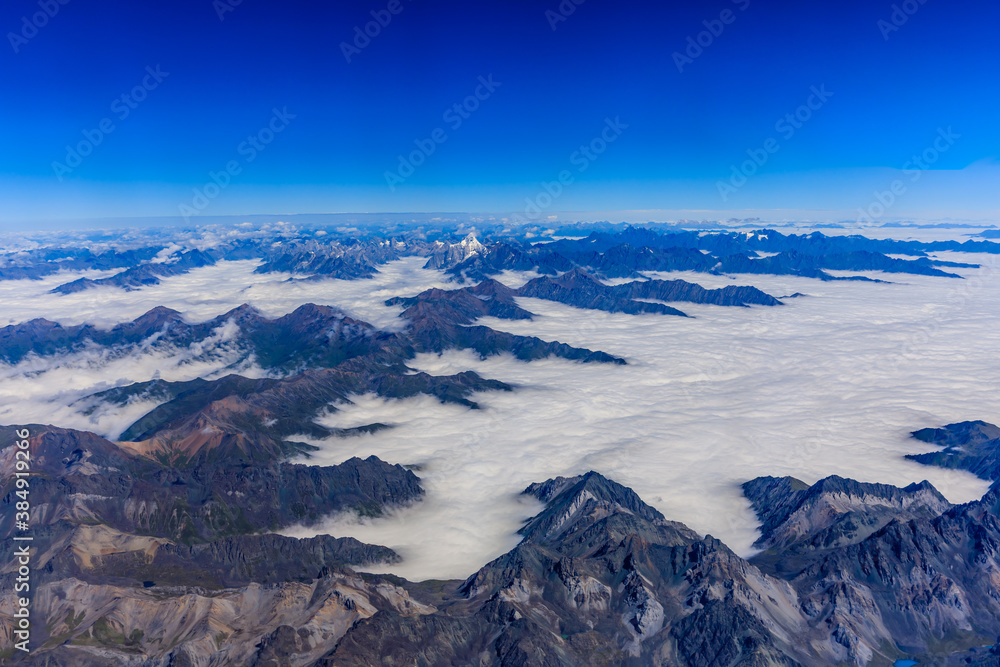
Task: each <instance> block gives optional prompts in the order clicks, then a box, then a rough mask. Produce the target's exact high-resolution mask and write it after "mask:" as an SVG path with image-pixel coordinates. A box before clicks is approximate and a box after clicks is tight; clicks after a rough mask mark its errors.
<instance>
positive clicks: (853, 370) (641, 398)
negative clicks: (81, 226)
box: [0, 230, 1000, 579]
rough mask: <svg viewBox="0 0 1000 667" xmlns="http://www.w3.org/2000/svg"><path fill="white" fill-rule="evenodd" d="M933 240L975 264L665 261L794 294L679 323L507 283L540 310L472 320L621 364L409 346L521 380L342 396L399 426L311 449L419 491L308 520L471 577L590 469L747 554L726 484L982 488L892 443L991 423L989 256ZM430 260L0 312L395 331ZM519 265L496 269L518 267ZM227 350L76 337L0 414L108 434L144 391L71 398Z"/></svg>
mask: <svg viewBox="0 0 1000 667" xmlns="http://www.w3.org/2000/svg"><path fill="white" fill-rule="evenodd" d="M965 231H966V230H962V231H961V232H956V233H955V237H956V238H961V234H962V233H965ZM942 257H943V258H946V259H952V260H955V261H973V262H981V263H983V264H985V265H986V267H985V268H983V269H980V270H966V269H961V270H958V272H960V273H962V274H963V275H966V276H968V277H969V279H968V280H965V281H959V280H953V279H946V278H932V277H925V276H909V275H900V274H892V275H879V276H878V277H881V278H884V279H886V280H890V281H892V284H872V283H858V282H828V283H823V282H819V281H815V280H809V279H804V278H795V277H789V276H758V275H750V276H735V277H722V276H709V275H704V274H685V273H681V274H678V273H672V274H661V275H660V276H659V277H665V278H678V277H680V278H685V279H688V280H692V281H694V282H699V283H701V284H703V285H704V286H705V287H720V286H724V285H731V284H739V285H742V284H752V285H755V286H757V287H760V288H761V289H763V290H765V291H767V292H769V293H771V294H774V295H776V296H782V295H787V294H793V293H796V292H801V293H804V294H806V295H807V296H805V297H802V298H796V299H789V300H787V304H788V305H786V306H784V307H776V308H762V307H757V308H749V309H744V308H724V307H716V306H698V305H693V304H682V305H681V308H682V309H683V310H684V311H685V312H687V313H689V314H691V315H694V316H695V317H694V318H691V319H685V318H678V317H664V316H658V315H642V316H630V315H622V314H610V313H603V312H599V311H583V310H579V309H575V308H572V307H569V306H563V305H561V304H556V303H552V302H547V301H541V300H534V299H523V300H520V303H521V305H522V306H524V307H526V308H527V309H529V310H531V311H532V312H535V313H538V314H539V317H538V318H536V319H535V320H534V321H506V320H483V321H481V323H482V324H486V325H489V326H492V327H494V328H497V329H500V330H505V331H511V332H515V333H520V334H528V335H535V336H539V337H541V338H544V339H548V340H559V341H561V342H565V343H569V344H572V345H577V346H583V347H589V348H592V349H600V350H603V351H606V352H610V353H612V354H617V355H621V356H624V357H626V358H627V359H628V361H629V365H628V366H624V367H622V366H613V365H602V364H578V363H574V362H568V361H564V360H542V361H537V362H532V363H530V364H529V363H523V362H519V361H516V360H514V359H512V358H511V357H498V358H491V359H487V360H485V361H484V360H479V359H478V358H477V357H476V356H475V355H473V354H471V353H468V352H450V353H447V354H445V355H442V356H436V355H422V356H421V357H419V358H418V359H417V360H416V361H415V362H414V365H415V366H416V367H417V368H420V369H421V370H425V371H427V372H431V373H436V374H441V373H452V372H456V371H460V370H465V369H469V368H471V369H474V370H476V371H477V372H479V373H480V374H481V375H483V376H485V377H491V378H497V379H500V380H504V381H507V382H510V383H513V384H516V385H518V389H517V390H516V391H514V392H510V393H506V392H491V393H486V394H481V395H479V396H478V397H477V400H478V401H479V402H480V403H481V404H482V405H483V409H482V410H479V411H471V410H468V409H466V408H464V407H461V406H456V405H442V404H439V403H438V402H437V401H436V400H434V399H432V398H429V397H426V396H420V397H416V398H411V399H406V400H397V401H393V400H385V399H380V398H377V397H372V396H363V397H357V400H356V401H355V403H354V405H349V406H338V407H340V410H339V411H338V412H334V413H332V414H330V415H327V416H325V417H324V418H323V420H324V422H325V423H328V424H329V425H337V426H357V425H361V424H365V423H371V422H375V421H381V422H390V423H394V424H396V427H395V428H393V429H389V430H385V431H381V432H378V433H375V434H370V435H364V436H359V437H353V438H332V439H330V440H328V441H324V442H322V443H318V444H321V445H322V447H323V450H322V451H321V452H319V453H317V454H316V455H315V456H314V457H313V462H315V463H322V464H335V463H340V462H342V461H343V460H346V459H347V458H349V457H351V456H362V457H365V456H369V455H371V454H375V455H377V456H379V457H380V458H382V459H384V460H386V461H389V462H392V463H403V464H415V465H419V466H420V470H419V472H418V474H419V475H420V476H421V478H422V483H423V485H424V486H425V488H426V489H427V495H426V498H425V499H424V500H423V501H422V502H420V503H417V504H415V505H413V506H412V507H409V508H406V509H402V510H399V511H397V512H395V513H393V514H392V515H391V516H390V517H388V518H384V519H379V520H374V521H370V522H367V523H364V524H359V523H357V522H356V521H352V520H351V519H350V518H349V517H338V518H336V519H335V520H333V521H331V522H330V523H329V525H326V526H323V527H321V530H326V531H329V532H331V533H332V534H335V535H354V536H356V537H358V538H359V539H362V540H364V541H368V542H373V543H378V544H386V545H389V546H392V547H394V548H396V549H397V550H399V551H400V553H401V554H402V555H403V556H404V557H405V559H406V560H405V561H404V562H403V563H402V564H400V565H398V566H393V567H392V568H391V570H392V571H393V572H396V573H398V574H400V575H402V576H406V577H409V578H413V579H425V578H432V577H433V578H439V577H464V576H467V575H468V574H470V573H471V572H473V571H474V570H475V569H477V568H478V567H480V566H481V565H482V564H483V563H485V562H486V561H488V560H489V559H491V558H493V557H496V556H498V555H500V554H501V553H503V552H504V551H506V550H507V549H509V548H510V547H511V546H513V545H514V544H516V542H517V540H518V538H517V536H516V535H515V531H516V530H517V528H518V527H519V526H520V522H521V521H522V520H523V519H524V518H526V517H528V516H530V515H531V514H533V513H535V512H536V511H537V510H538V505H537V503H533V502H529V501H527V500H525V499H523V498H519V496H518V493H519V492H520V491H521V490H522V489H523V488H524V487H525V486H526V485H527V484H529V483H530V482H534V481H540V480H543V479H546V478H548V477H552V476H555V475H573V474H579V473H583V472H586V471H587V470H597V471H598V472H601V473H603V474H605V475H607V476H609V477H611V478H613V479H615V480H617V481H619V482H621V483H623V484H626V485H628V486H631V487H632V488H634V489H635V491H636V492H637V493H639V494H640V496H641V497H642V498H643V499H644V500H646V501H647V502H649V503H650V504H652V505H654V506H655V507H657V508H658V509H659V510H660V511H662V512H663V513H664V514H665V515H666V516H667V517H668V518H670V519H675V520H679V521H684V522H685V523H687V524H688V525H689V526H691V527H692V528H693V529H695V530H698V531H699V532H702V533H711V534H713V535H715V536H716V537H719V538H720V539H722V540H723V541H725V542H726V543H727V544H729V545H730V546H731V547H733V548H734V549H736V550H737V551H739V552H741V553H748V552H749V549H750V545H751V544H752V542H753V541H754V539H755V537H756V527H757V524H756V521H755V520H754V519H753V517H752V515H751V513H750V512H749V508H748V505H747V503H746V501H745V500H744V499H743V497H742V495H741V493H740V489H739V484H740V483H741V482H744V481H746V480H747V479H750V478H753V477H756V476H758V475H793V476H796V477H799V478H801V479H803V480H805V481H807V482H814V481H816V480H817V479H819V478H821V477H825V476H827V475H830V474H839V475H843V476H847V477H853V478H855V479H859V480H863V481H878V482H886V483H891V484H898V485H905V484H907V483H910V482H913V481H919V480H921V479H929V480H930V481H931V482H932V483H934V485H935V486H937V487H938V488H939V489H941V491H942V492H943V493H944V494H945V495H946V496H947V497H948V498H949V499H950V500H952V501H953V502H961V501H967V500H971V499H974V498H977V497H979V496H980V495H981V494H982V493H983V492H984V491H985V489H986V487H987V484H986V483H985V482H983V481H981V480H977V479H975V478H973V477H972V476H971V475H969V474H966V473H962V472H956V471H946V470H941V469H936V468H931V467H925V466H920V465H918V464H916V463H912V462H908V461H906V460H904V459H903V458H902V457H903V455H904V454H907V453H913V452H920V451H926V449H928V447H926V446H924V445H923V444H921V443H917V442H915V441H912V440H910V439H909V438H908V433H909V432H910V431H912V430H915V429H918V428H922V427H927V426H939V425H942V424H945V423H949V422H954V421H960V420H965V419H984V420H987V421H992V422H994V423H1000V404H998V402H997V399H996V387H997V386H998V385H1000V363H998V362H997V361H996V350H997V349H1000V321H998V320H1000V280H998V269H997V267H996V265H995V264H994V262H996V260H997V257H995V256H969V255H965V254H951V255H943V256H942ZM423 262H424V260H423V259H422V258H409V259H405V260H402V261H399V262H393V263H391V264H389V265H386V266H385V267H380V270H381V273H380V274H378V275H377V276H376V278H374V279H372V280H357V281H340V280H322V281H296V282H288V281H287V278H288V276H287V275H283V274H267V275H255V274H253V273H252V271H253V268H254V267H255V266H256V265H257V264H256V262H252V261H247V262H224V263H220V264H219V265H217V266H214V267H205V268H202V269H197V270H195V271H192V272H191V273H189V274H186V275H183V276H176V277H172V278H167V279H164V280H163V282H162V283H161V284H160V285H158V286H153V287H149V288H145V289H142V290H139V291H137V292H131V293H129V292H124V291H121V290H117V289H114V288H103V289H99V290H90V291H87V292H82V293H79V294H76V295H68V296H60V295H50V294H46V293H45V292H46V291H47V290H48V289H51V288H52V287H54V286H55V285H57V284H60V283H61V282H65V281H66V280H69V279H72V277H67V276H65V275H64V276H60V277H59V278H58V279H57V278H52V277H50V278H47V279H46V280H43V281H16V282H15V281H4V282H0V302H2V303H3V304H4V309H3V318H2V320H0V324H6V323H8V322H22V321H25V320H27V319H31V318H33V317H47V318H49V319H54V320H57V321H60V322H63V323H64V324H76V323H80V322H85V321H87V322H94V323H97V324H100V325H102V326H110V325H111V324H114V323H117V322H120V321H124V320H129V319H132V318H134V317H137V316H138V315H140V314H142V313H143V312H145V311H147V310H149V309H150V308H152V307H154V306H157V305H165V306H168V307H171V308H175V309H177V310H179V311H181V312H182V313H183V314H184V315H185V317H187V318H188V319H190V320H192V321H200V320H205V319H209V318H211V317H215V316H217V315H219V314H221V313H222V312H224V311H226V310H228V309H230V308H232V307H235V306H237V305H239V304H241V303H244V302H246V303H251V304H253V305H255V306H256V307H258V308H260V309H261V310H262V311H263V312H265V313H266V314H267V315H269V316H278V315H281V314H284V313H286V312H289V311H291V310H293V309H294V308H295V307H297V306H298V305H301V304H302V303H306V302H314V303H319V304H326V305H333V306H338V307H341V308H343V309H344V310H346V311H347V312H348V313H350V314H351V315H353V316H355V317H358V318H360V319H363V320H366V321H368V322H371V323H372V324H375V325H376V326H379V327H381V328H396V329H398V328H400V327H401V326H402V325H403V324H404V323H403V322H402V321H401V320H400V319H399V318H398V313H399V312H400V309H399V308H390V307H386V306H385V305H383V303H382V302H383V301H384V300H385V299H386V298H389V297H392V296H396V295H413V294H415V293H417V292H419V291H421V290H423V289H426V288H428V287H432V286H440V287H449V288H450V287H454V285H450V284H448V283H447V282H446V281H445V280H444V278H445V276H443V275H442V274H441V273H439V272H436V271H424V270H422V269H421V268H420V267H421V265H422V264H423ZM528 277H530V276H528V275H520V274H519V275H516V276H515V275H508V276H504V277H503V278H502V279H503V280H504V281H506V282H508V283H509V284H512V285H518V284H520V283H522V282H523V281H524V280H526V279H527V278H528ZM227 349H228V348H226V345H225V341H224V340H220V341H219V343H218V349H215V348H213V351H211V353H210V354H207V355H206V353H205V351H202V352H201V353H200V355H195V354H194V352H193V351H190V350H166V351H162V352H152V351H151V352H148V353H146V354H140V355H136V356H130V357H122V358H116V357H113V356H109V355H107V354H104V353H101V352H100V351H97V350H83V351H79V352H76V353H74V354H73V355H69V356H65V357H61V358H58V359H48V360H38V359H29V360H25V361H24V362H22V363H21V364H19V365H18V366H16V367H0V381H2V382H0V402H2V403H0V404H2V406H3V407H2V408H0V423H25V422H29V421H44V422H50V423H57V424H61V425H64V426H74V427H76V428H88V429H91V430H95V431H97V432H100V433H105V434H114V433H115V432H120V430H121V429H122V428H124V427H125V426H126V425H127V424H128V423H130V422H131V421H132V420H133V419H134V418H136V417H138V416H139V415H140V414H141V413H142V411H143V410H145V409H148V407H151V406H147V405H133V406H129V407H128V408H127V409H126V410H125V411H120V412H119V411H114V410H107V409H103V410H102V409H98V410H97V411H96V412H94V413H93V414H92V415H90V416H84V415H82V413H81V412H80V408H81V404H79V403H75V402H76V401H78V400H79V399H80V397H81V396H83V395H85V394H86V393H89V392H91V391H94V390H96V389H95V388H97V387H100V388H107V387H110V386H115V385H118V384H123V383H126V382H133V381H140V380H148V379H150V378H151V377H153V376H154V374H155V373H156V372H157V371H159V372H160V374H161V376H162V377H164V378H165V379H190V378H192V377H198V376H205V375H210V374H212V373H218V372H219V371H220V369H222V368H225V367H226V365H227V364H231V363H233V359H232V358H230V357H228V356H227ZM248 372H250V373H253V372H254V371H253V370H252V369H251V370H250V371H248ZM74 403H75V404H74ZM71 404H72V405H71ZM291 532H293V533H295V534H299V535H305V534H314V533H316V532H317V530H316V529H310V530H295V531H291Z"/></svg>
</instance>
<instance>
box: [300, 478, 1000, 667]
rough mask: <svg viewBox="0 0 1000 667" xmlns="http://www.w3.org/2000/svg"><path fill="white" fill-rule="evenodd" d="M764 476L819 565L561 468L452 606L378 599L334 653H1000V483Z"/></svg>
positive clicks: (784, 532) (654, 660)
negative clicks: (508, 544) (512, 541)
mask: <svg viewBox="0 0 1000 667" xmlns="http://www.w3.org/2000/svg"><path fill="white" fill-rule="evenodd" d="M746 488H747V491H748V495H749V496H750V497H751V499H753V500H754V503H755V506H756V507H757V508H758V511H759V512H761V518H762V520H763V521H764V524H765V528H764V530H765V535H764V537H763V538H762V541H761V542H762V543H767V544H771V545H773V546H772V547H771V548H772V550H775V551H779V550H781V549H782V548H784V547H781V546H778V545H779V543H780V544H783V545H786V546H787V549H788V553H789V555H790V557H795V558H798V559H799V563H800V565H802V567H801V569H799V570H796V571H795V572H780V571H776V569H775V568H774V566H773V560H772V559H770V558H768V557H766V556H764V555H763V554H762V555H760V556H755V557H754V558H751V559H750V561H746V560H744V559H742V558H739V557H738V556H736V555H735V554H733V553H732V552H730V551H729V550H728V549H726V548H725V546H724V545H722V544H721V543H719V542H718V541H717V540H714V539H712V538H711V537H707V538H701V537H700V536H698V535H697V534H695V533H693V532H692V531H690V530H688V529H687V528H685V527H684V526H683V525H681V524H676V523H672V522H669V521H666V520H665V519H664V518H663V516H662V515H661V514H660V513H659V512H657V511H656V510H655V509H653V508H651V507H649V506H648V505H645V504H644V503H643V502H642V501H641V500H640V499H639V498H638V497H637V496H636V495H635V494H634V493H633V492H631V491H630V490H628V489H627V488H625V487H622V486H620V485H618V484H615V483H614V482H611V481H610V480H607V479H605V478H603V477H601V476H600V475H598V474H596V473H588V474H587V475H584V476H582V477H576V478H569V479H564V478H557V479H553V480H549V481H548V482H545V483H541V484H533V485H532V486H530V487H528V489H526V491H525V493H528V494H531V495H533V496H535V497H537V498H538V499H540V500H542V501H543V502H546V507H545V509H544V510H543V511H542V512H541V513H539V514H538V515H536V516H535V517H533V518H532V519H530V520H529V521H528V522H526V524H525V526H524V528H523V529H522V530H521V534H522V535H523V536H524V539H523V540H522V542H521V544H520V545H518V547H516V548H515V549H514V550H512V551H511V552H509V553H507V554H505V555H504V556H502V557H500V558H498V559H497V560H495V561H493V562H492V563H490V564H488V565H487V566H485V567H484V568H483V569H481V570H480V571H479V572H477V573H476V574H474V575H473V576H472V577H470V578H469V579H467V580H466V581H465V582H462V583H461V585H457V586H451V585H446V586H444V587H443V588H440V589H436V590H438V592H437V593H436V596H437V597H435V598H433V599H432V598H427V601H428V602H432V603H433V604H434V605H435V606H436V607H437V612H435V613H433V614H421V615H416V616H414V615H411V616H405V615H400V614H396V613H393V612H386V613H379V614H376V615H375V616H373V617H371V618H370V619H366V620H364V621H361V622H359V623H358V624H356V625H355V626H354V627H353V628H352V629H351V630H350V631H349V632H348V633H347V634H346V635H345V636H344V638H343V639H342V640H341V641H340V642H339V643H338V645H337V647H336V648H335V649H334V650H333V651H332V652H331V653H330V654H328V655H327V657H326V658H325V660H324V661H322V662H320V663H319V664H323V665H354V664H397V663H399V662H400V661H405V660H416V661H417V662H418V664H431V665H445V664H484V665H520V664H551V665H579V664H587V665H621V664H636V665H684V666H686V665H713V664H725V665H775V664H779V665H780V664H789V665H790V664H803V665H830V664H857V665H866V664H892V662H893V661H894V660H896V659H900V658H905V657H915V658H916V659H918V660H920V662H921V663H922V664H944V663H946V662H947V663H949V664H952V662H951V661H962V663H963V664H993V663H990V662H989V661H990V660H991V659H992V660H993V661H994V662H995V660H996V657H995V655H993V654H992V653H991V649H989V648H988V646H989V645H992V644H993V638H994V637H996V635H997V633H998V632H1000V602H998V596H997V595H996V583H995V582H996V581H997V580H998V579H997V576H998V574H1000V570H998V567H1000V561H998V557H1000V520H998V511H1000V502H998V499H997V491H996V490H993V491H991V492H990V493H989V494H987V495H986V496H985V497H984V498H983V499H982V500H981V501H978V502H975V503H969V504H968V505H963V506H959V507H951V506H949V505H948V503H947V502H946V501H945V500H944V499H943V498H942V497H941V496H940V494H938V493H937V491H935V490H934V489H933V487H931V486H930V485H929V484H927V483H926V482H925V483H922V484H915V485H911V486H910V487H907V488H906V489H899V488H895V487H890V486H886V485H879V484H863V483H858V482H855V481H853V480H846V479H842V478H836V477H834V478H829V479H826V480H822V481H821V482H819V483H817V484H816V485H814V486H812V487H810V486H807V485H804V484H802V483H801V482H798V481H797V480H792V479H790V478H783V479H776V478H761V479H758V480H753V481H752V482H750V483H748V484H747V486H746ZM789 536H791V537H789ZM966 658H968V659H969V660H970V662H969V663H965V662H964V661H965V659H966ZM380 661H381V662H380ZM954 664H958V662H954Z"/></svg>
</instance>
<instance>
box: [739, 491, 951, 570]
mask: <svg viewBox="0 0 1000 667" xmlns="http://www.w3.org/2000/svg"><path fill="white" fill-rule="evenodd" d="M743 492H744V494H745V495H746V497H747V499H749V500H750V502H751V505H752V506H753V509H754V511H755V512H756V513H757V516H758V517H759V518H760V520H761V524H762V525H761V537H760V539H758V540H757V542H755V543H754V546H755V547H757V548H758V549H762V550H764V553H763V554H761V555H758V556H757V557H756V559H757V560H758V561H761V560H763V559H764V558H765V557H767V556H773V557H776V558H779V559H781V560H780V561H779V562H778V563H777V564H776V565H775V569H776V570H778V571H782V574H787V571H785V570H784V568H787V567H789V566H791V567H792V569H794V563H796V562H800V561H801V558H800V557H801V556H804V555H807V554H813V553H814V552H816V551H822V550H826V549H835V548H837V547H840V546H844V545H846V544H853V543H856V542H860V541H861V540H862V539H864V538H865V537H867V536H868V535H870V534H872V533H874V532H875V531H877V530H878V529H880V528H882V527H883V526H884V525H885V524H887V523H889V522H890V521H893V520H907V521H908V520H910V519H918V518H933V517H936V516H938V515H939V514H941V513H942V512H944V511H945V510H947V509H948V508H949V507H951V505H950V504H949V503H948V501H947V500H945V499H944V497H943V496H942V495H941V494H940V493H938V491H937V490H936V489H935V488H934V487H933V486H931V485H930V483H928V482H921V483H920V484H911V485H910V486H908V487H906V488H904V489H899V488H897V487H894V486H888V485H886V484H864V483H860V482H855V481H854V480H850V479H844V478H842V477H836V476H834V477H827V478H826V479H823V480H820V481H819V482H817V483H816V484H814V485H813V486H808V485H807V484H805V483H803V482H801V481H799V480H797V479H794V478H792V477H781V478H775V477H758V478H757V479H754V480H751V481H749V482H747V483H745V484H744V485H743Z"/></svg>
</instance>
